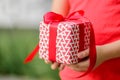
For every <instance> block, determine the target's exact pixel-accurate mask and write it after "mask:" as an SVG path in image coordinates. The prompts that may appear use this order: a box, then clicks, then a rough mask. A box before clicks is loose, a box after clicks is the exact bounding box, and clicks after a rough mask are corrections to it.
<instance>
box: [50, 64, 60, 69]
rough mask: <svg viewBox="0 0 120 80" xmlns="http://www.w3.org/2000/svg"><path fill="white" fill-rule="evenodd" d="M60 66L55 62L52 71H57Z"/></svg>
mask: <svg viewBox="0 0 120 80" xmlns="http://www.w3.org/2000/svg"><path fill="white" fill-rule="evenodd" d="M59 66H60V64H59V63H57V62H54V63H53V64H52V65H51V69H52V70H55V69H57V68H58V67H59Z"/></svg>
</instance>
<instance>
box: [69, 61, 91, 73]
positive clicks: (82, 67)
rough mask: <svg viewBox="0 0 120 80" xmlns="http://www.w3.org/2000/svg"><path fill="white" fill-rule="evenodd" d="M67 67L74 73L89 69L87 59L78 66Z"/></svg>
mask: <svg viewBox="0 0 120 80" xmlns="http://www.w3.org/2000/svg"><path fill="white" fill-rule="evenodd" d="M68 67H70V68H71V69H73V70H75V71H81V72H83V71H86V70H87V69H88V67H89V59H88V60H85V61H82V62H80V63H78V64H72V65H68Z"/></svg>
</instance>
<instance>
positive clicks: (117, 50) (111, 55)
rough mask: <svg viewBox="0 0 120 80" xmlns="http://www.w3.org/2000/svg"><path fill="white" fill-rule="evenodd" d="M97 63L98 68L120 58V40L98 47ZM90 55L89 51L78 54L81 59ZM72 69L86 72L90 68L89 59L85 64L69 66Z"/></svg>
mask: <svg viewBox="0 0 120 80" xmlns="http://www.w3.org/2000/svg"><path fill="white" fill-rule="evenodd" d="M96 48H97V61H96V65H95V68H96V67H98V66H99V65H100V64H102V63H103V62H105V61H107V60H110V59H115V58H120V40H118V41H115V42H112V43H109V44H105V45H101V46H97V47H96ZM88 55H89V50H85V51H82V52H80V53H79V54H78V57H79V58H84V57H86V56H88ZM68 66H69V67H70V68H72V69H73V70H76V71H86V70H87V69H88V66H89V59H88V60H86V61H83V62H80V63H78V64H75V65H68Z"/></svg>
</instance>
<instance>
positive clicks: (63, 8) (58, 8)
mask: <svg viewBox="0 0 120 80" xmlns="http://www.w3.org/2000/svg"><path fill="white" fill-rule="evenodd" d="M51 11H53V12H55V13H58V14H61V15H63V16H64V17H65V16H66V15H67V14H68V12H69V2H68V0H53V2H52V9H51Z"/></svg>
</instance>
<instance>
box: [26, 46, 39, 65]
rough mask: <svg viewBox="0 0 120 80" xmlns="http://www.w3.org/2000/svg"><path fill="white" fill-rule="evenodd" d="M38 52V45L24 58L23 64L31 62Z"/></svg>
mask: <svg viewBox="0 0 120 80" xmlns="http://www.w3.org/2000/svg"><path fill="white" fill-rule="evenodd" d="M38 51H39V44H38V45H37V46H36V47H35V49H34V50H33V51H32V52H31V53H30V54H29V55H28V56H27V57H26V59H25V60H24V64H27V63H28V62H30V61H32V60H33V58H34V57H35V55H36V54H37V52H38Z"/></svg>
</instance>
